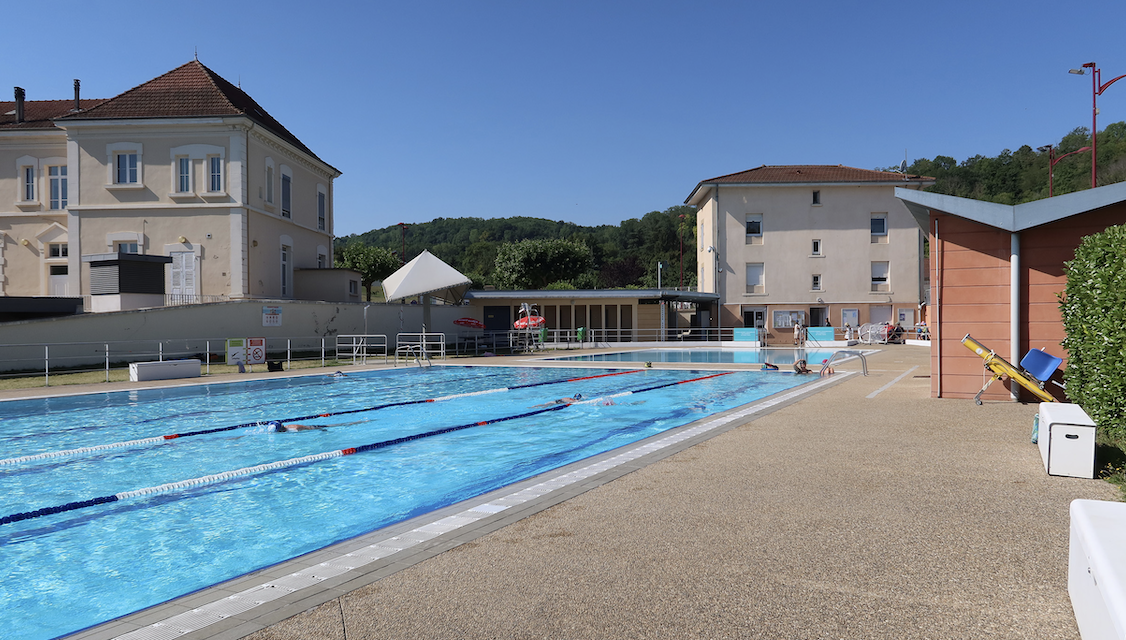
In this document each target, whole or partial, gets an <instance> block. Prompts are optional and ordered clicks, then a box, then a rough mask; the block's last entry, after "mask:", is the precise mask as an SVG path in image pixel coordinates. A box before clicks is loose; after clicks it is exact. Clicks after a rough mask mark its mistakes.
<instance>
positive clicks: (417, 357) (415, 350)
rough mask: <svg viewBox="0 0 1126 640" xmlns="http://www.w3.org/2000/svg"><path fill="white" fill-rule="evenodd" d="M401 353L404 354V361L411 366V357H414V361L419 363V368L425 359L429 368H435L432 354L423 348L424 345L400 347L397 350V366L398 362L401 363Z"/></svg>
mask: <svg viewBox="0 0 1126 640" xmlns="http://www.w3.org/2000/svg"><path fill="white" fill-rule="evenodd" d="M400 353H401V354H403V359H404V360H406V361H407V364H410V359H411V356H414V361H415V362H417V363H418V366H419V367H421V366H422V359H423V358H425V359H426V362H427V364H428V365H429V366H431V367H433V366H434V362H433V361H431V360H430V354H429V353H427V352H426V349H424V348H423V347H422V345H418V344H407V345H403V346H401V347H399V348H398V349H395V363H396V364H398V362H399V354H400Z"/></svg>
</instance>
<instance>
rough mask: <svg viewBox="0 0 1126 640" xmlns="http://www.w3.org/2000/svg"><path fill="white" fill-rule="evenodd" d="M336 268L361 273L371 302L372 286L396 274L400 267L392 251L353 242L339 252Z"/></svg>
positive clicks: (362, 281)
mask: <svg viewBox="0 0 1126 640" xmlns="http://www.w3.org/2000/svg"><path fill="white" fill-rule="evenodd" d="M336 266H337V267H341V268H344V269H352V270H354V271H358V272H360V282H361V283H362V284H363V286H364V291H365V292H366V295H367V301H368V302H371V285H372V284H374V283H376V282H378V281H381V280H383V279H384V278H386V277H387V276H389V275H391V274H392V273H395V270H396V269H398V268H399V266H400V265H399V261H398V259H396V258H395V256H394V255H393V254H392V253H391V250H390V249H384V248H383V247H373V246H370V245H366V244H363V243H362V242H352V243H350V244H347V245H344V247H343V248H342V249H340V250H339V251H337V253H336Z"/></svg>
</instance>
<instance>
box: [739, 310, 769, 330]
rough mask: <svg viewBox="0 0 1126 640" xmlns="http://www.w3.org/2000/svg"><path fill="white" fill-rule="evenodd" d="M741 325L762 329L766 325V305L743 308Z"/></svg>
mask: <svg viewBox="0 0 1126 640" xmlns="http://www.w3.org/2000/svg"><path fill="white" fill-rule="evenodd" d="M743 326H744V327H754V328H755V329H762V328H765V327H766V307H750V308H746V307H744V308H743Z"/></svg>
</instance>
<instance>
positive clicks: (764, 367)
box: [762, 362, 778, 371]
mask: <svg viewBox="0 0 1126 640" xmlns="http://www.w3.org/2000/svg"><path fill="white" fill-rule="evenodd" d="M762 370H763V371H777V370H778V365H776V364H770V363H769V362H764V363H762Z"/></svg>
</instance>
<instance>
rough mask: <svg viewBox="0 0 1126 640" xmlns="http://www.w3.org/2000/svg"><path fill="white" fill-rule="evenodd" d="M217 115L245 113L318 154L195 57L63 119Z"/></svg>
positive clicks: (311, 153) (292, 141) (284, 138)
mask: <svg viewBox="0 0 1126 640" xmlns="http://www.w3.org/2000/svg"><path fill="white" fill-rule="evenodd" d="M217 116H246V117H248V118H250V119H251V120H253V121H255V122H256V123H258V124H260V125H261V126H263V127H265V128H266V129H269V130H270V131H272V132H273V133H274V134H276V135H277V136H278V137H280V138H282V139H283V140H286V141H287V142H289V143H291V144H293V145H294V146H295V147H297V148H298V149H301V150H302V151H304V152H305V153H308V154H309V155H311V156H313V157H314V158H316V157H317V156H316V154H314V153H313V152H312V151H311V150H310V149H309V148H308V147H306V146H305V145H304V144H303V143H302V142H301V141H300V140H298V139H297V136H295V135H293V134H292V133H290V132H289V130H288V129H286V128H285V127H283V126H282V124H281V123H280V122H278V121H277V120H275V119H274V118H273V116H271V115H270V114H269V113H267V112H266V110H265V109H263V108H262V107H261V106H260V105H259V104H258V103H257V102H255V101H254V98H251V97H250V96H249V95H247V94H246V92H244V91H243V90H242V89H240V88H238V87H236V86H235V85H233V84H231V83H230V82H227V81H226V80H225V79H224V78H223V77H222V76H220V75H219V74H217V73H215V72H214V71H212V70H211V69H208V68H207V67H206V66H204V65H203V63H202V62H200V61H199V60H192V61H191V62H188V63H186V64H184V65H181V66H179V67H177V68H175V69H173V70H171V71H169V72H168V73H166V74H164V75H162V76H160V77H157V78H153V79H152V80H149V81H148V82H146V83H144V84H141V85H139V86H136V87H134V88H132V89H130V90H128V91H126V92H125V93H122V94H121V95H119V96H116V97H113V98H110V99H109V100H105V101H103V102H101V103H100V104H98V105H97V106H94V107H93V108H91V109H89V110H87V111H84V112H82V113H75V114H70V115H67V116H64V117H62V118H61V120H62V121H64V122H65V121H66V120H89V119H98V120H101V119H107V120H108V119H129V118H201V117H217ZM317 159H318V160H320V158H317ZM322 162H323V161H322Z"/></svg>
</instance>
